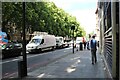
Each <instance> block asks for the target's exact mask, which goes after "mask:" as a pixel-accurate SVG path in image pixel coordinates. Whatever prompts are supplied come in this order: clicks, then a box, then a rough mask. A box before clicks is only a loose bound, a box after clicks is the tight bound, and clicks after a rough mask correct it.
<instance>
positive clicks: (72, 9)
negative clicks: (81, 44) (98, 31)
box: [50, 0, 98, 34]
mask: <svg viewBox="0 0 120 80" xmlns="http://www.w3.org/2000/svg"><path fill="white" fill-rule="evenodd" d="M50 1H53V2H54V3H55V4H56V6H57V7H59V8H62V9H63V10H65V11H66V12H68V13H69V14H71V15H73V16H75V17H76V19H77V21H78V22H80V25H81V27H83V28H84V29H85V31H86V33H87V34H89V33H91V32H92V31H94V29H95V27H96V15H95V11H96V9H97V1H98V0H50Z"/></svg>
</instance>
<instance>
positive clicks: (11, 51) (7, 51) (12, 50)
mask: <svg viewBox="0 0 120 80" xmlns="http://www.w3.org/2000/svg"><path fill="white" fill-rule="evenodd" d="M21 52H22V44H21V43H8V44H3V45H2V58H9V57H14V56H20V55H21Z"/></svg>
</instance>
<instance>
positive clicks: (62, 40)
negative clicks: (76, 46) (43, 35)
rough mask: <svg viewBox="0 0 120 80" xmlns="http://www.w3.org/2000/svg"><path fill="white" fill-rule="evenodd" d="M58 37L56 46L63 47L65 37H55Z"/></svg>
mask: <svg viewBox="0 0 120 80" xmlns="http://www.w3.org/2000/svg"><path fill="white" fill-rule="evenodd" d="M55 38H56V48H63V44H64V39H63V37H55Z"/></svg>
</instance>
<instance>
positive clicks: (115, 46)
mask: <svg viewBox="0 0 120 80" xmlns="http://www.w3.org/2000/svg"><path fill="white" fill-rule="evenodd" d="M97 10H98V11H97ZM97 10H96V14H97V15H98V19H97V20H98V27H99V30H100V36H99V37H100V53H101V54H102V55H103V58H104V62H105V65H106V68H107V72H108V73H109V74H110V77H111V78H119V61H120V59H119V57H120V55H119V54H120V52H119V50H120V48H119V46H120V2H119V0H104V1H103V0H98V7H97Z"/></svg>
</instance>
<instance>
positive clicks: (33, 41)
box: [30, 39, 41, 44]
mask: <svg viewBox="0 0 120 80" xmlns="http://www.w3.org/2000/svg"><path fill="white" fill-rule="evenodd" d="M40 42H41V39H32V40H31V41H30V43H35V44H38V43H40Z"/></svg>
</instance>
